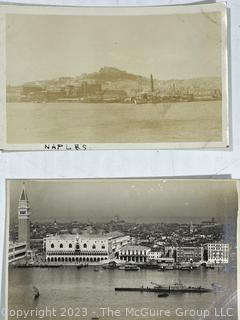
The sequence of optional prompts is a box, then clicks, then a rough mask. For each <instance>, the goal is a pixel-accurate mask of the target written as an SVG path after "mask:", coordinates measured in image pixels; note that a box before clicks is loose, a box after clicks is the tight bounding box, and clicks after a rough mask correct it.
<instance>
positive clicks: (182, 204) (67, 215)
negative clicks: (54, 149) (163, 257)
mask: <svg viewBox="0 0 240 320" xmlns="http://www.w3.org/2000/svg"><path fill="white" fill-rule="evenodd" d="M25 187H26V191H27V194H28V198H29V201H30V206H31V210H32V214H31V219H32V221H36V220H38V221H46V220H50V221H53V220H54V219H56V220H59V221H60V220H65V221H72V220H78V221H87V220H88V219H90V220H92V221H103V220H106V221H108V220H110V219H111V218H113V217H114V216H115V215H119V216H120V217H121V218H123V219H126V220H127V221H136V222H138V221H139V222H174V221H175V222H176V221H177V222H181V221H182V222H190V221H191V220H192V221H193V222H194V221H196V220H199V219H200V221H201V220H202V218H206V217H209V218H212V217H215V218H216V219H218V220H219V221H223V220H224V221H232V219H236V214H237V191H236V186H235V182H234V181H221V180H208V181H207V180H204V179H202V180H195V181H194V180H159V179H156V180H141V179H139V180H136V179H135V180H128V179H126V180H75V181H73V180H72V181H61V180H59V181H46V180H45V181H44V180H42V181H39V180H38V181H30V180H29V181H25ZM21 189H22V181H21V180H12V181H11V184H10V213H11V218H13V219H16V218H17V205H18V200H19V197H20V193H21Z"/></svg>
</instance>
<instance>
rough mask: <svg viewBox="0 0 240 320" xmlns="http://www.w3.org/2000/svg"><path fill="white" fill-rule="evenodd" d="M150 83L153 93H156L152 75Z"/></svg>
mask: <svg viewBox="0 0 240 320" xmlns="http://www.w3.org/2000/svg"><path fill="white" fill-rule="evenodd" d="M150 82H151V92H153V91H154V83H153V76H152V74H151V75H150Z"/></svg>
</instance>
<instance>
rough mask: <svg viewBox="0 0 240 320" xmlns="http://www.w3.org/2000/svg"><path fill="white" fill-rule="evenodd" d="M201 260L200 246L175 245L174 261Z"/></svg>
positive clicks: (201, 249)
mask: <svg viewBox="0 0 240 320" xmlns="http://www.w3.org/2000/svg"><path fill="white" fill-rule="evenodd" d="M200 261H203V248H202V247H176V262H178V263H181V262H200Z"/></svg>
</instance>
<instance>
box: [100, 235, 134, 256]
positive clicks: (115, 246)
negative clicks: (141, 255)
mask: <svg viewBox="0 0 240 320" xmlns="http://www.w3.org/2000/svg"><path fill="white" fill-rule="evenodd" d="M105 237H107V238H108V241H109V246H110V251H111V252H113V253H114V252H117V251H118V250H119V249H120V248H122V247H123V246H126V245H127V244H129V243H130V242H131V237H130V236H128V235H124V234H123V233H121V232H119V231H113V232H109V233H107V234H105Z"/></svg>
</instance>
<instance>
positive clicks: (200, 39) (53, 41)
mask: <svg viewBox="0 0 240 320" xmlns="http://www.w3.org/2000/svg"><path fill="white" fill-rule="evenodd" d="M6 56H7V84H11V85H17V84H22V83H24V82H27V81H33V80H46V79H52V78H58V77H60V76H78V75H81V74H82V73H90V72H95V71H98V70H99V69H100V68H102V67H104V66H112V67H116V68H119V69H121V70H126V71H128V72H130V73H134V74H139V75H143V76H147V77H149V75H150V74H153V75H154V78H156V79H159V80H167V79H187V78H193V77H209V76H221V24H220V14H219V13H207V14H206V13H204V14H200V13H197V14H176V15H161V16H157V15H156V16H125V17H124V16H114V17H113V16H95V17H93V16H57V15H55V16H53V15H45V16H41V15H13V14H11V15H7V27H6Z"/></svg>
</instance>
